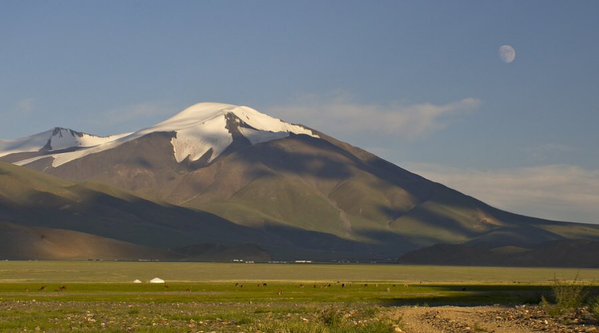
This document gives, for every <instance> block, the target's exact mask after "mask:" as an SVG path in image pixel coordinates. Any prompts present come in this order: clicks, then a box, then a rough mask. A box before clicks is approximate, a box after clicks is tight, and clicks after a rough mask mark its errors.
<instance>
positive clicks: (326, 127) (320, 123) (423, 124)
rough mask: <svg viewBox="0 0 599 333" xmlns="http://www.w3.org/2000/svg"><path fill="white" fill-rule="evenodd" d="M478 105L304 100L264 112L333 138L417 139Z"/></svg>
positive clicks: (338, 98) (474, 101) (345, 98)
mask: <svg viewBox="0 0 599 333" xmlns="http://www.w3.org/2000/svg"><path fill="white" fill-rule="evenodd" d="M479 105H480V101H479V100H478V99H475V98H465V99H462V100H459V101H456V102H451V103H447V104H433V103H419V104H402V103H392V104H368V103H357V102H354V101H353V100H352V99H351V98H350V97H349V96H347V95H343V94H341V95H336V96H333V97H328V98H327V97H318V96H306V97H303V98H300V99H298V100H297V101H296V102H294V103H289V104H287V105H278V106H273V107H270V108H268V109H267V110H265V111H266V112H267V113H270V114H273V115H276V116H278V117H281V118H283V119H286V120H292V121H294V122H299V123H302V124H304V125H307V126H311V127H314V128H316V129H319V130H322V131H325V132H327V131H328V132H331V133H334V134H383V135H389V136H397V137H404V138H411V139H414V138H420V137H423V136H426V135H428V134H430V133H432V132H434V131H437V130H439V129H442V128H444V127H445V126H446V125H447V121H448V120H449V118H450V117H452V116H455V115H459V114H465V113H468V112H472V111H475V110H477V109H478V107H479Z"/></svg>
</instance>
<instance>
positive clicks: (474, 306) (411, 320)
mask: <svg viewBox="0 0 599 333" xmlns="http://www.w3.org/2000/svg"><path fill="white" fill-rule="evenodd" d="M155 277H159V278H161V279H164V280H165V283H164V284H150V283H148V281H149V280H151V279H152V278H155ZM136 279H137V280H140V281H142V283H133V281H134V280H136ZM574 279H575V280H576V282H571V283H575V284H576V285H583V286H584V289H585V293H586V294H587V295H589V296H593V295H595V294H598V292H597V291H598V290H599V270H596V269H554V268H494V267H448V266H399V265H334V264H330V265H329V264H327V265H325V264H212V263H161V262H95V261H94V262H92V261H90V262H35V261H32V262H12V261H8V262H0V330H2V331H8V332H23V331H42V332H63V331H65V332H66V331H69V332H72V331H76V332H97V331H103V332H599V328H598V326H597V325H596V324H597V323H596V317H594V316H593V314H592V304H590V306H586V305H585V306H583V307H580V308H577V309H576V311H574V312H572V313H567V314H551V313H549V312H550V311H547V308H546V307H543V306H539V303H540V302H541V299H542V297H545V298H547V299H549V300H551V298H552V293H553V290H554V289H553V288H554V287H555V283H556V281H572V280H574ZM568 283H570V282H568Z"/></svg>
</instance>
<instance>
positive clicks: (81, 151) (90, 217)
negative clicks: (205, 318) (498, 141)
mask: <svg viewBox="0 0 599 333" xmlns="http://www.w3.org/2000/svg"><path fill="white" fill-rule="evenodd" d="M1 162H10V163H13V164H17V165H20V166H25V167H26V169H29V170H26V171H23V170H25V169H23V168H20V169H19V168H18V167H14V166H11V167H10V168H7V167H5V168H4V169H6V170H5V171H4V173H3V172H2V170H0V176H2V177H3V179H0V223H1V222H2V218H4V219H6V221H8V222H10V223H12V221H23V223H25V224H26V225H32V226H36V225H38V226H44V227H47V226H51V227H53V228H59V229H66V230H75V231H78V232H89V233H92V234H95V235H99V236H102V237H109V238H114V239H117V240H121V241H126V242H131V243H134V244H138V245H143V246H151V247H162V248H165V247H167V248H170V247H173V246H176V247H179V246H181V247H189V248H188V249H202V248H205V247H203V246H199V247H198V246H196V245H198V244H203V243H206V242H212V243H216V244H229V245H233V246H240V245H243V244H254V245H258V246H259V248H261V249H265V250H267V251H268V253H269V254H270V255H272V256H273V257H274V258H280V259H290V258H296V259H297V258H307V257H309V258H320V259H326V260H329V259H331V260H337V259H344V258H354V259H360V260H371V259H375V260H378V259H381V258H387V259H388V258H393V257H396V256H399V255H401V254H402V253H405V252H407V251H411V250H415V249H419V248H422V247H424V246H428V245H433V244H437V243H451V244H461V243H464V244H467V245H468V244H470V245H472V244H490V245H489V246H491V247H492V248H494V247H495V246H497V247H505V246H517V247H522V248H526V247H528V246H532V245H531V244H537V243H541V242H550V241H557V240H563V239H567V238H584V239H588V240H591V241H595V240H599V227H598V226H593V225H584V224H573V223H563V222H555V221H546V220H541V219H536V218H531V217H526V216H520V215H516V214H512V213H509V212H505V211H501V210H499V209H496V208H494V207H491V206H489V205H487V204H485V203H483V202H481V201H479V200H476V199H475V198H472V197H470V196H467V195H464V194H462V193H459V192H457V191H454V190H452V189H450V188H447V187H445V186H443V185H441V184H438V183H434V182H431V181H429V180H427V179H425V178H423V177H420V176H418V175H416V174H413V173H411V172H409V171H407V170H404V169H402V168H400V167H399V166H397V165H394V164H392V163H389V162H387V161H385V160H383V159H381V158H379V157H377V156H375V155H373V154H371V153H369V152H367V151H364V150H362V149H360V148H357V147H354V146H352V145H350V144H347V143H344V142H341V141H339V140H337V139H335V138H333V137H330V136H328V135H326V134H324V133H322V132H319V131H317V130H312V129H309V128H307V127H305V126H302V125H295V124H291V123H287V122H284V121H282V120H279V119H276V118H273V117H271V116H268V115H265V114H262V113H260V112H258V111H256V110H254V109H251V108H249V107H246V106H236V105H230V104H217V103H200V104H196V105H193V106H191V107H189V108H187V109H185V110H183V111H182V112H180V113H178V114H176V115H174V116H173V117H171V118H169V119H167V120H165V121H163V122H161V123H158V124H156V125H154V126H151V127H149V128H145V129H141V130H139V131H135V132H132V133H125V134H120V135H114V136H109V137H99V136H94V135H91V134H85V133H81V132H76V131H72V130H67V129H61V128H57V129H53V130H51V131H47V132H43V133H40V134H36V135H34V136H31V137H27V138H23V139H19V140H15V141H10V142H0V167H1V166H2V163H1ZM32 170H33V171H32ZM35 171H41V172H43V173H44V175H41V176H40V175H36V173H35ZM11 174H12V175H17V174H20V175H21V176H22V177H21V180H23V181H22V183H20V184H17V183H16V181H17V180H18V179H17V178H16V176H10V175H11ZM3 175H4V176H3ZM48 175H50V176H54V177H58V178H62V179H63V180H67V181H68V182H67V183H68V184H75V185H72V186H67V187H64V186H65V185H63V183H62V182H56V178H53V177H48ZM42 176H43V177H42ZM32 177H40V181H39V182H37V183H36V182H32V181H30V179H33V178H32ZM44 177H48V178H44ZM41 178H43V179H41ZM50 183H55V186H53V187H52V188H48V186H49V185H48V184H50ZM2 186H5V188H4V189H3V188H2ZM26 186H29V187H30V188H29V190H26V191H24V192H23V191H22V190H21V189H23V188H26ZM78 186H82V187H83V189H81V188H79V187H78ZM78 188H79V189H78ZM3 190H6V191H5V194H3ZM123 190H124V192H123ZM11 191H12V192H11ZM14 191H16V192H14ZM65 191H66V192H69V191H75V192H76V193H73V194H71V195H66V194H65ZM98 191H99V192H98ZM6 193H8V194H6ZM11 193H12V194H11ZM23 193H26V195H23ZM3 195H4V197H3ZM65 195H66V197H65ZM115 196H116V197H115ZM135 196H139V198H135ZM65 198H67V199H69V200H71V199H72V200H74V202H69V203H65V202H63V201H64V200H63V199H65ZM73 198H74V199H73ZM115 198H120V199H123V201H119V200H116V199H115ZM141 198H143V199H141ZM11 200H12V201H11ZM14 200H17V201H15V202H13V201H14ZM80 200H83V201H81V202H80ZM115 200H116V201H115ZM11 202H13V203H11ZM7 203H8V204H7ZM53 205H54V206H53ZM149 206H152V207H154V208H153V209H156V210H153V212H154V213H151V214H150V213H148V209H149V208H148V207H149ZM64 207H74V208H72V210H69V209H68V208H64ZM38 211H39V212H42V213H40V215H39V216H42V217H41V218H40V217H39V216H33V217H32V215H31V214H30V213H31V212H38ZM46 212H47V214H46ZM9 213H10V214H9ZM81 214H84V215H81ZM51 216H54V217H51ZM90 221H95V222H90ZM207 221H212V222H210V223H208V222H207ZM127 223H129V224H127ZM142 226H143V227H142ZM223 226H226V228H224V227H223ZM166 230H171V231H172V233H170V234H169V233H165V232H166ZM28 232H30V231H28ZM31 232H33V231H31ZM38 238H39V237H38ZM213 245H214V244H213ZM468 246H469V245H468ZM217 248H218V246H217ZM531 248H532V247H531ZM194 251H195V250H194ZM435 253H437V252H435Z"/></svg>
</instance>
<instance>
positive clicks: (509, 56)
mask: <svg viewBox="0 0 599 333" xmlns="http://www.w3.org/2000/svg"><path fill="white" fill-rule="evenodd" d="M499 58H500V59H501V61H503V62H505V63H506V64H511V63H512V62H514V60H516V50H515V49H514V48H513V47H512V46H511V45H501V46H500V47H499Z"/></svg>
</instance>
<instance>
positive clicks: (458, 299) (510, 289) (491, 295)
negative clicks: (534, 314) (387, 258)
mask: <svg viewBox="0 0 599 333" xmlns="http://www.w3.org/2000/svg"><path fill="white" fill-rule="evenodd" d="M426 288H427V289H428V292H425V293H422V294H418V293H410V294H406V295H405V296H400V297H396V298H391V299H384V300H381V304H382V305H384V306H405V305H412V306H413V305H419V306H443V305H451V306H479V305H506V306H507V305H518V304H539V303H540V302H541V298H542V297H543V296H544V297H547V296H548V295H551V288H550V287H549V286H512V285H498V286H489V285H475V286H471V285H469V286H453V285H452V286H430V285H429V286H426ZM431 289H432V290H431Z"/></svg>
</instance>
